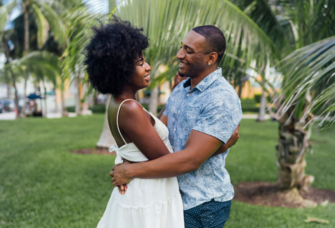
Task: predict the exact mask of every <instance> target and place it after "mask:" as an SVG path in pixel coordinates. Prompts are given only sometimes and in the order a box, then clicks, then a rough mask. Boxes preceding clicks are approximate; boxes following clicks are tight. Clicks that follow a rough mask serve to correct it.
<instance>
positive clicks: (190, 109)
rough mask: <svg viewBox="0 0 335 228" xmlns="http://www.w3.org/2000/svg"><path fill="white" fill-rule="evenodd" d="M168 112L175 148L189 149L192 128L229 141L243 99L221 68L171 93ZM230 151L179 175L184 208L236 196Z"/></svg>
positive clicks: (187, 82) (170, 137) (239, 118)
mask: <svg viewBox="0 0 335 228" xmlns="http://www.w3.org/2000/svg"><path fill="white" fill-rule="evenodd" d="M164 115H165V116H167V117H168V124H167V126H168V129H169V140H170V142H171V145H172V146H173V147H174V151H180V150H183V149H185V145H186V140H187V138H188V136H189V134H190V133H191V131H192V130H196V131H200V132H203V133H205V134H208V135H211V136H213V137H215V138H217V139H219V140H220V141H222V142H223V143H226V142H227V141H228V140H229V138H230V137H231V135H232V134H233V132H234V130H235V129H236V127H237V125H238V124H239V122H240V121H241V119H242V109H241V102H240V99H239V98H238V96H237V94H236V92H235V90H234V88H233V87H232V86H231V85H230V84H229V83H228V82H227V80H226V79H225V78H224V77H222V70H221V68H218V69H217V70H216V71H214V72H213V73H211V74H209V75H208V76H207V77H205V78H204V79H203V80H202V81H201V82H200V83H199V84H198V85H197V86H195V87H194V88H193V89H190V79H187V80H185V81H184V82H182V83H180V84H179V85H178V86H177V87H176V88H175V89H174V90H173V91H172V93H171V96H170V97H169V99H168V101H167V103H166V106H165V111H164ZM228 153H229V151H226V152H225V153H223V154H220V155H217V156H214V157H211V158H209V159H208V160H207V161H205V162H204V163H203V164H202V166H201V167H200V168H199V169H198V170H196V171H194V172H190V173H187V174H184V175H181V176H178V183H179V188H180V192H181V196H182V198H183V204H184V210H188V209H190V208H193V207H196V206H198V205H200V204H202V203H205V202H209V201H211V200H212V199H214V200H215V201H220V202H225V201H229V200H231V199H232V198H233V197H234V188H233V186H232V184H231V182H230V177H229V174H228V172H227V170H226V169H225V161H226V157H227V155H228Z"/></svg>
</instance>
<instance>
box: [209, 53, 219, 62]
mask: <svg viewBox="0 0 335 228" xmlns="http://www.w3.org/2000/svg"><path fill="white" fill-rule="evenodd" d="M217 59H218V53H216V52H211V53H209V55H208V61H207V62H208V63H210V65H213V64H215V62H216V60H217Z"/></svg>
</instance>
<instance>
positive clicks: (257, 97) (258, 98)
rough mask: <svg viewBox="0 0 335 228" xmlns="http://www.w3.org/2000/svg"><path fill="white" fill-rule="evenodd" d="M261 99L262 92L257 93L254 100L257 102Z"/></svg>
mask: <svg viewBox="0 0 335 228" xmlns="http://www.w3.org/2000/svg"><path fill="white" fill-rule="evenodd" d="M261 99H262V94H255V95H254V100H255V102H256V103H261Z"/></svg>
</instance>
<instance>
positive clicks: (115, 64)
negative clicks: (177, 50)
mask: <svg viewBox="0 0 335 228" xmlns="http://www.w3.org/2000/svg"><path fill="white" fill-rule="evenodd" d="M92 29H93V31H94V35H93V37H92V38H91V41H90V43H89V44H88V45H87V46H86V48H85V50H84V53H85V60H84V66H86V70H87V73H88V77H89V80H90V82H91V85H92V86H93V88H95V89H97V90H98V91H99V92H100V93H103V94H112V95H114V96H117V95H119V94H120V93H121V92H122V90H123V89H124V87H125V86H126V85H127V83H129V82H130V80H131V79H132V78H133V76H134V73H135V61H134V60H136V59H137V58H138V57H139V56H141V55H142V51H143V50H144V49H145V48H147V47H148V45H149V42H148V38H147V37H146V36H144V35H143V34H142V33H141V32H142V31H143V29H139V28H135V27H132V25H131V24H130V22H129V21H122V20H121V19H119V18H117V17H115V16H114V17H113V19H111V20H110V21H109V23H107V24H105V25H104V24H102V23H101V22H100V26H99V27H93V28H92Z"/></svg>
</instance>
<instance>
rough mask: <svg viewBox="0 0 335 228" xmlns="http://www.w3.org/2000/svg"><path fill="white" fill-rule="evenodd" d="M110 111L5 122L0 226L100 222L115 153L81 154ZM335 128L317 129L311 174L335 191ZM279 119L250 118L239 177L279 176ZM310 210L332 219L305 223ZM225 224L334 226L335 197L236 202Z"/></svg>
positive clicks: (239, 149) (239, 151)
mask: <svg viewBox="0 0 335 228" xmlns="http://www.w3.org/2000/svg"><path fill="white" fill-rule="evenodd" d="M102 124H103V115H93V116H90V117H77V118H62V119H32V118H27V119H22V120H16V121H0V227H1V228H7V227H20V228H22V227H25V228H37V227H38V228H39V227H42V228H44V227H48V228H54V227H69V228H76V227H78V228H79V227H80V228H85V227H96V225H97V223H98V221H99V219H100V217H101V216H102V214H103V212H104V209H105V206H106V204H107V202H108V199H109V197H110V193H111V191H112V185H111V184H110V182H109V181H110V178H109V176H108V173H109V171H110V170H111V168H112V166H113V162H114V157H113V156H104V155H78V154H72V153H69V151H70V150H73V149H82V148H93V147H94V146H95V143H96V142H97V140H98V137H99V136H100V133H101V130H102ZM334 133H335V131H334V130H327V131H323V132H320V133H319V132H317V131H316V130H315V131H314V134H313V135H312V140H314V141H323V142H324V143H318V144H313V147H314V153H313V154H307V158H306V159H307V167H306V173H308V174H313V175H314V176H315V177H316V179H315V182H314V186H315V187H318V188H327V189H334V190H335V181H334V176H335V169H334V165H333V164H334V160H335V154H334V147H335V142H334V140H333V139H332V136H333V135H334ZM276 141H277V123H274V122H270V121H267V122H264V123H256V122H255V121H254V120H243V121H242V123H241V127H240V141H239V142H238V144H237V145H236V146H235V147H234V148H233V149H232V150H231V152H230V154H229V156H228V160H227V164H226V166H227V169H228V171H229V173H230V174H231V179H232V182H233V183H234V184H238V183H239V182H240V181H255V180H261V181H270V182H274V181H275V180H276V172H277V168H276V157H275V145H276ZM307 217H316V218H320V219H326V220H329V224H316V223H305V222H304V220H305V219H306V218H307ZM225 227H228V228H229V227H230V228H232V227H236V228H242V227H248V228H251V227H261V228H262V227H308V228H309V227H335V204H328V205H327V206H318V207H316V208H307V209H294V208H291V209H287V208H279V207H277V208H268V207H263V206H253V205H248V204H245V203H240V202H233V204H232V212H231V216H230V218H229V220H228V222H227V224H226V226H225Z"/></svg>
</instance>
